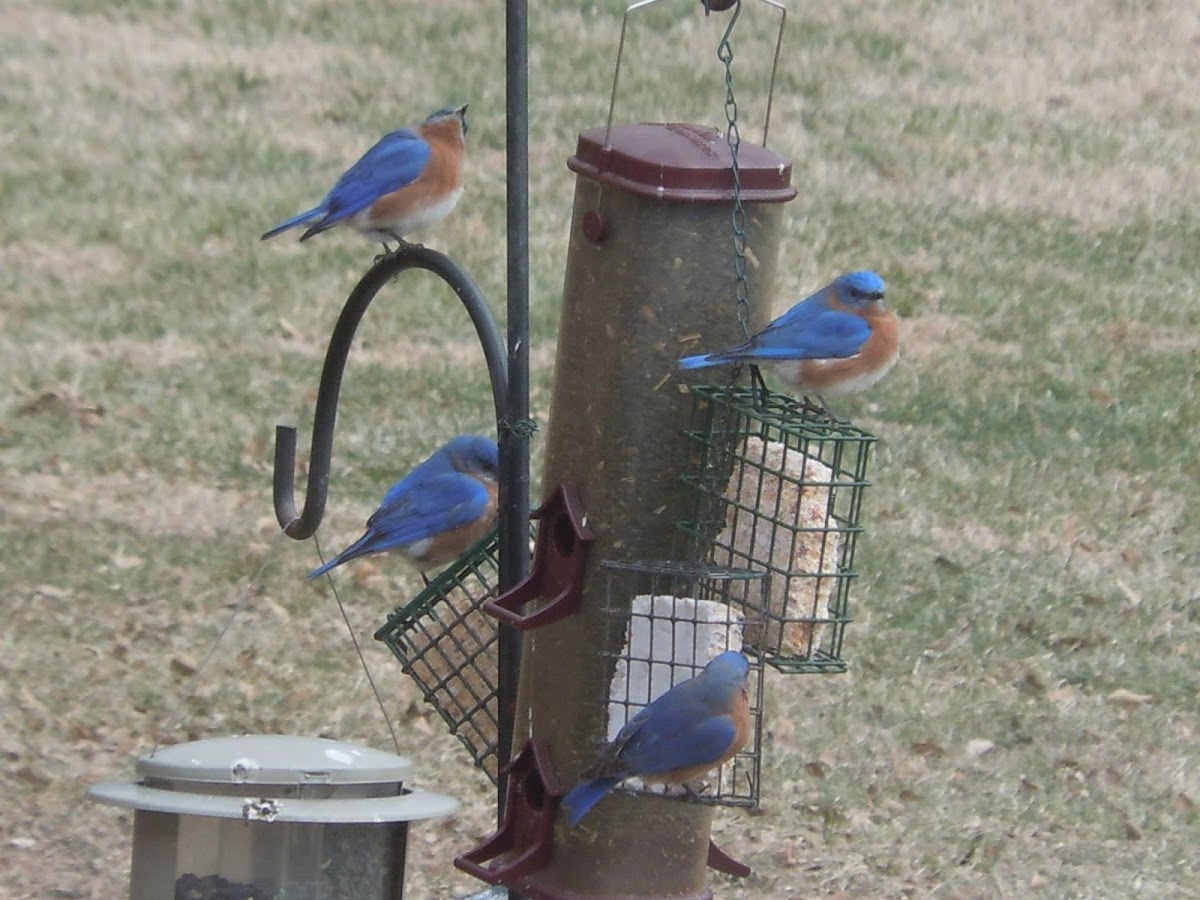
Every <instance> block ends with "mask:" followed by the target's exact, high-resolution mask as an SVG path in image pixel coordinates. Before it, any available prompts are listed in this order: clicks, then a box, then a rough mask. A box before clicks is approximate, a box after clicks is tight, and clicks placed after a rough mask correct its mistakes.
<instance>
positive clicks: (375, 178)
mask: <svg viewBox="0 0 1200 900" xmlns="http://www.w3.org/2000/svg"><path fill="white" fill-rule="evenodd" d="M466 136H467V108H466V107H465V106H462V107H460V108H458V109H439V110H438V111H437V112H435V113H432V114H431V115H430V116H429V118H427V119H426V120H425V121H424V122H422V123H421V124H420V125H418V126H416V127H415V128H402V129H400V130H399V131H393V132H391V133H390V134H385V135H384V136H383V137H382V138H380V139H379V143H377V144H376V145H375V146H374V147H372V148H371V149H370V150H368V151H367V152H366V153H364V154H363V157H362V159H360V160H359V161H358V162H356V163H355V164H354V165H352V166H351V167H350V168H349V169H347V170H346V172H345V173H344V174H343V175H342V177H341V178H339V179H338V180H337V184H335V185H334V186H333V188H332V190H330V191H329V193H328V194H326V195H325V199H324V200H322V201H321V202H320V203H319V204H317V205H316V206H315V207H313V208H312V209H310V210H308V211H307V212H302V213H300V214H299V215H296V216H292V217H291V218H290V219H287V220H286V221H284V222H280V223H279V224H278V225H276V226H275V227H274V228H272V229H271V230H270V231H268V232H267V233H266V234H264V235H263V236H262V240H264V241H265V240H266V239H267V238H272V237H275V235H277V234H279V233H280V232H283V231H287V230H288V229H289V228H295V227H296V226H297V225H308V230H307V231H305V232H304V234H302V235H301V236H300V240H302V241H306V240H308V239H309V238H310V237H312V236H313V235H314V234H320V233H321V232H322V231H325V230H326V229H328V228H332V227H333V226H334V225H337V224H338V223H339V222H346V223H347V224H349V225H350V227H352V228H354V229H355V230H357V231H359V232H361V233H362V234H363V235H365V236H366V237H367V238H368V239H370V240H376V241H379V242H380V243H382V244H383V249H384V252H387V249H388V247H387V242H388V241H389V240H394V241H396V242H397V243H399V244H404V243H406V241H405V240H404V236H405V235H406V234H408V233H409V232H412V231H417V230H419V229H421V228H429V227H430V226H433V225H436V224H437V223H438V222H440V221H442V219H444V218H446V216H448V215H449V214H450V211H451V210H453V209H454V206H455V204H456V203H458V198H459V196H460V195H461V194H462V172H463V142H464V140H465V139H466Z"/></svg>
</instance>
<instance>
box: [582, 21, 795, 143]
mask: <svg viewBox="0 0 1200 900" xmlns="http://www.w3.org/2000/svg"><path fill="white" fill-rule="evenodd" d="M661 2H662V0H638V2H637V3H633V4H630V6H629V7H628V8H627V9H626V10H625V15H624V16H623V17H622V18H621V40H620V41H619V42H618V44H617V64H616V66H615V68H614V69H613V86H612V95H611V96H610V98H609V101H608V122H607V124H606V125H605V126H604V146H605V147H607V146H608V136H609V132H611V131H612V123H613V112H614V110H615V109H616V106H617V85H618V84H619V83H620V81H621V56H622V55H623V54H624V52H625V32H626V30H627V29H628V27H629V17H630V16H631V15H632V14H633V13H635V12H637V11H638V10H639V9H642V8H644V7H647V6H653V5H654V4H655V3H661ZM700 2H701V5H703V7H704V14H705V15H706V16H707V15H708V14H709V13H710V12H712V11H716V12H724V11H725V10H727V9H730V8H732V9H733V16H732V17H731V18H730V21H729V26H728V27H727V28H726V30H725V36H724V37H723V38H722V41H728V39H729V34H730V32H731V31H733V26H734V25H735V24H736V23H737V19H738V16H739V15H740V14H741V11H742V0H700ZM759 2H761V3H765V4H766V5H767V6H770V7H773V8H774V9H777V10H779V31H778V33H777V34H776V37H775V55H774V57H773V58H772V60H771V81H770V83H769V84H768V85H767V112H766V115H765V116H763V136H762V145H763V146H764V147H765V146H767V133H768V132H769V131H770V130H771V107H772V105H773V103H774V100H775V73H776V72H777V71H778V69H779V53H780V51H781V50H782V48H783V28H784V25H786V24H787V7H786V6H784V5H783V4H782V3H781V2H779V0H759Z"/></svg>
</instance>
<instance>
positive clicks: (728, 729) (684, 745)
mask: <svg viewBox="0 0 1200 900" xmlns="http://www.w3.org/2000/svg"><path fill="white" fill-rule="evenodd" d="M693 711H694V710H693ZM680 712H681V713H683V714H682V715H662V714H660V715H655V716H651V717H650V718H649V719H648V720H647V722H646V724H645V725H643V726H642V728H640V729H639V730H638V732H637V734H636V735H634V737H633V738H632V739H631V740H630V741H629V743H627V744H626V745H625V748H624V750H623V751H622V752H621V762H622V768H624V769H625V770H626V771H628V772H630V773H632V774H635V775H655V774H660V773H664V772H671V771H674V770H675V769H687V768H691V767H692V766H703V765H708V764H709V763H713V762H716V761H717V760H718V759H720V758H721V757H722V756H723V755H724V754H725V753H726V751H728V750H729V748H730V746H731V745H732V744H733V742H734V739H735V738H736V737H737V726H736V724H735V723H734V721H733V717H732V716H710V717H707V718H702V719H697V718H694V717H691V716H689V715H687V713H686V711H683V710H681V711H680Z"/></svg>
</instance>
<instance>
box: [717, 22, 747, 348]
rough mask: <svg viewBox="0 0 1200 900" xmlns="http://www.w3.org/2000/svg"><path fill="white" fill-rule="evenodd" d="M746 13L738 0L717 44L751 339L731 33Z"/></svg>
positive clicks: (740, 282) (739, 272)
mask: <svg viewBox="0 0 1200 900" xmlns="http://www.w3.org/2000/svg"><path fill="white" fill-rule="evenodd" d="M741 12H742V0H737V3H736V4H735V6H734V8H733V15H732V16H730V18H729V25H728V26H727V27H726V28H725V33H724V34H723V35H721V42H720V43H719V44H718V45H717V59H719V60H720V61H721V62H722V63H723V64H724V66H725V122H726V128H725V140H726V142H727V143H728V144H729V157H730V168H731V170H732V172H733V217H732V219H733V272H734V275H735V277H736V279H737V286H736V294H737V319H738V324H739V325H741V326H742V337H743V338H745V339H746V340H749V339H750V287H749V284H748V283H747V280H746V210H745V209H744V208H743V206H742V171H741V167H740V165H739V164H738V149H739V148H740V147H741V145H742V136H741V134H740V132H739V131H738V123H737V118H738V116H737V113H738V108H737V99H736V98H735V97H734V95H733V43H732V42H731V41H730V39H729V38H730V35H731V34H732V33H733V27H734V25H736V24H737V20H738V16H739V15H741Z"/></svg>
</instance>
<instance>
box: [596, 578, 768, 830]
mask: <svg viewBox="0 0 1200 900" xmlns="http://www.w3.org/2000/svg"><path fill="white" fill-rule="evenodd" d="M602 568H603V572H604V578H605V612H606V613H607V614H608V615H610V616H612V617H615V618H618V619H619V620H620V623H619V624H616V625H615V627H613V628H610V629H607V633H608V634H609V635H610V640H609V642H608V643H607V644H606V646H605V647H604V649H603V652H604V655H605V656H606V657H607V658H608V659H609V660H610V662H611V669H610V671H611V673H612V674H611V678H609V679H607V680H606V681H605V685H606V693H605V694H604V695H603V696H601V697H598V698H597V702H599V703H600V704H601V705H602V706H603V707H604V709H605V716H604V720H605V722H606V723H607V725H606V728H605V732H604V735H603V740H601V741H600V742H599V743H598V745H597V748H596V750H597V754H599V752H600V750H601V748H603V747H604V746H605V745H606V744H607V743H608V742H610V741H611V740H612V739H613V738H615V737H616V735H617V732H619V731H620V730H621V728H622V727H623V726H624V725H625V723H626V722H628V721H629V720H630V719H631V718H633V717H634V716H635V715H637V713H638V712H639V711H640V710H641V709H642V708H643V707H644V706H646V705H647V704H648V703H650V702H651V701H652V700H655V699H657V698H658V697H659V696H661V695H662V694H664V693H666V691H668V690H669V689H670V688H672V687H674V686H675V685H677V684H679V683H680V682H682V681H685V680H687V679H689V678H691V677H693V676H695V675H697V674H699V673H700V670H701V669H703V668H704V666H705V665H706V664H707V663H708V662H709V661H710V660H712V659H713V658H714V657H716V656H718V655H720V654H721V653H724V652H725V651H726V650H738V651H741V652H742V653H743V654H745V656H746V658H747V659H748V660H749V662H750V677H749V688H748V696H749V701H750V721H751V730H750V737H749V739H748V740H747V741H746V745H745V746H744V747H743V748H742V750H741V751H740V752H739V753H738V754H737V755H736V756H735V757H733V759H731V760H730V761H729V762H727V763H725V765H723V766H721V767H720V768H719V769H714V770H713V771H711V772H709V773H708V774H707V775H706V776H705V781H704V782H703V783H702V784H700V785H689V786H686V787H678V786H673V787H665V786H663V785H656V784H650V785H647V784H643V783H642V782H641V781H640V780H639V779H636V778H631V779H628V780H626V781H625V782H624V784H623V786H622V790H626V791H632V792H635V793H649V794H653V795H656V796H670V797H678V798H687V799H691V800H694V801H698V802H701V803H708V804H717V805H722V806H746V807H756V806H758V799H759V775H760V770H761V761H762V758H761V737H762V694H763V663H762V658H761V655H760V654H758V653H757V652H755V650H754V649H753V648H751V647H749V646H746V645H745V643H744V634H745V631H746V628H747V626H748V623H747V621H746V618H745V614H744V612H743V610H746V609H753V608H755V607H757V606H761V604H762V602H763V597H764V595H765V592H766V589H767V586H768V582H769V578H768V576H767V574H766V573H765V572H762V571H758V572H752V571H748V570H745V569H733V568H725V567H720V566H704V565H691V564H687V563H679V562H670V561H636V562H634V561H631V562H618V561H611V560H610V561H606V562H604V563H603V565H602Z"/></svg>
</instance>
